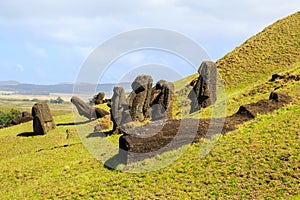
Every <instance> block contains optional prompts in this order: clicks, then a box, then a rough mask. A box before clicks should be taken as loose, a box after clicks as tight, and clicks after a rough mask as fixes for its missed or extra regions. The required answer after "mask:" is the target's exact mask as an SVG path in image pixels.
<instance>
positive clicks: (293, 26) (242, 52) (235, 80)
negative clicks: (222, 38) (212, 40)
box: [217, 12, 300, 90]
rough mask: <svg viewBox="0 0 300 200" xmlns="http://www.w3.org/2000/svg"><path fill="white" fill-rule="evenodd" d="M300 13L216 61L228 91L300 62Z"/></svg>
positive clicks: (250, 83) (278, 22)
mask: <svg viewBox="0 0 300 200" xmlns="http://www.w3.org/2000/svg"><path fill="white" fill-rule="evenodd" d="M299 27H300V12H297V13H295V14H293V15H291V16H289V17H286V18H284V19H281V20H279V21H277V22H276V23H274V24H272V25H271V26H269V27H267V28H265V29H264V30H263V31H262V32H260V33H258V34H257V35H255V36H253V37H251V38H250V39H249V40H247V41H246V42H245V43H244V44H242V45H241V46H239V47H237V48H236V49H235V50H233V51H232V52H230V53H228V54H227V55H225V56H224V57H223V58H221V59H219V60H218V61H217V66H218V69H219V72H220V73H221V75H222V77H223V79H224V80H225V83H226V87H227V89H229V90H239V89H243V88H245V87H247V86H251V85H253V84H256V83H257V82H260V81H265V80H266V79H267V78H269V77H270V76H271V75H272V73H278V72H281V71H284V70H288V69H290V66H291V65H292V64H293V63H295V62H297V61H300V28H299Z"/></svg>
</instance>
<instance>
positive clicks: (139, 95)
mask: <svg viewBox="0 0 300 200" xmlns="http://www.w3.org/2000/svg"><path fill="white" fill-rule="evenodd" d="M152 84H153V79H152V77H151V76H149V75H140V76H138V77H136V79H135V80H134V81H133V83H132V84H131V87H132V89H133V91H132V92H131V93H130V96H129V111H130V115H131V119H132V121H140V122H142V121H144V120H145V118H150V102H151V93H152Z"/></svg>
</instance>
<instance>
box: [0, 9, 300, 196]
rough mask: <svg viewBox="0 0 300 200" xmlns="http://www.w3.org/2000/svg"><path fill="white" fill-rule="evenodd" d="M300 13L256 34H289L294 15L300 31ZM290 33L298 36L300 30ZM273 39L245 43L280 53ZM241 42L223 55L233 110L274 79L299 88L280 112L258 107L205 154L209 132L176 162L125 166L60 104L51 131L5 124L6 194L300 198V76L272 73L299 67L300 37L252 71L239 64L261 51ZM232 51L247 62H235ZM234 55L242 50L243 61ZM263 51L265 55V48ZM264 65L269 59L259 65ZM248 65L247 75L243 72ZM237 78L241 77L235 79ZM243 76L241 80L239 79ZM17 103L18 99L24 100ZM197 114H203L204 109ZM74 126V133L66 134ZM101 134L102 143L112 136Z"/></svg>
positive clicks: (2, 192)
mask: <svg viewBox="0 0 300 200" xmlns="http://www.w3.org/2000/svg"><path fill="white" fill-rule="evenodd" d="M299 15H300V14H299V13H297V14H295V15H292V16H290V17H288V18H286V19H283V20H281V21H279V22H277V23H275V25H273V28H272V26H271V27H269V28H267V29H265V31H264V32H263V33H260V34H258V35H257V36H255V37H254V38H258V37H259V38H262V36H263V35H264V38H265V39H266V40H267V39H268V34H267V32H269V31H270V30H273V34H271V32H269V36H270V38H273V39H274V38H276V37H277V36H274V35H277V34H276V32H275V31H276V30H282V36H288V34H285V33H284V32H285V31H284V30H285V29H283V27H284V25H286V26H287V25H290V26H291V24H292V22H290V21H291V20H294V21H293V24H294V25H293V26H296V27H289V28H286V29H287V30H288V31H290V32H289V33H292V32H297V31H298V29H300V28H299V27H300V25H299V24H297V23H299ZM276 24H277V25H276ZM276 27H277V28H276ZM279 27H281V28H279ZM297 28H298V29H297ZM296 29H297V30H296ZM298 33H299V32H298ZM280 34H281V32H280V33H278V35H280ZM260 35H261V36H260ZM291 37H293V39H295V38H296V39H297V38H298V39H299V35H298V36H291ZM273 39H272V40H269V42H270V44H271V45H275V46H274V48H271V46H270V44H269V45H264V46H263V47H259V45H258V43H256V42H257V41H256V40H254V39H253V38H252V39H249V40H248V41H247V42H246V43H245V44H252V45H253V48H254V49H259V48H266V47H265V46H268V47H269V48H268V49H269V51H267V50H266V52H268V53H267V54H268V55H271V54H273V55H275V54H276V53H275V51H271V50H270V49H275V48H277V49H278V48H279V46H280V45H278V46H276V45H277V42H274V43H273ZM251 41H252V42H251ZM278 42H279V43H280V44H283V43H284V42H282V43H281V42H280V41H278ZM290 42H294V41H290ZM254 43H256V44H255V45H254ZM297 45H298V46H297ZM254 46H255V47H254ZM294 46H295V47H294ZM240 48H242V47H239V48H237V49H236V50H234V51H233V52H231V53H230V54H228V55H227V56H225V57H224V58H223V59H221V60H220V61H218V64H220V63H224V64H223V65H222V66H221V67H220V69H221V73H222V75H223V78H224V79H225V80H226V83H227V87H228V88H229V89H230V90H231V91H229V92H228V94H229V95H228V99H227V114H228V115H229V114H232V113H234V112H236V110H237V109H238V107H239V106H240V105H243V104H247V103H251V102H255V101H257V100H260V99H263V98H267V97H268V95H269V93H270V92H271V91H272V90H273V89H274V88H275V87H278V88H279V89H278V91H281V92H285V93H287V94H289V95H290V96H292V97H293V99H294V101H293V103H291V104H290V105H287V106H285V107H283V108H281V109H279V110H276V111H274V112H273V113H269V114H267V115H259V116H258V117H257V118H256V119H254V120H251V121H248V122H247V123H245V124H243V125H240V126H239V128H238V129H237V130H235V131H233V132H230V133H229V134H227V135H224V136H221V138H220V139H219V141H218V143H217V144H216V146H215V147H214V149H213V150H212V151H211V152H210V154H209V155H207V156H206V157H204V158H200V157H199V152H200V151H201V150H202V149H203V142H206V141H204V140H202V141H201V142H199V143H195V144H192V145H190V146H187V147H184V148H187V151H186V152H185V153H184V155H183V156H182V157H181V158H179V159H178V160H176V161H175V162H173V163H172V164H171V165H169V166H167V167H165V168H162V169H159V170H156V171H152V172H148V173H122V172H119V171H117V170H109V169H107V168H105V167H104V165H103V163H102V162H99V161H97V159H95V158H94V157H93V156H92V155H91V154H90V153H89V151H88V150H87V149H86V148H85V147H84V145H83V144H82V141H81V140H80V138H79V136H78V134H77V130H79V129H80V130H84V131H85V134H89V133H90V132H91V131H92V129H93V125H94V123H95V122H92V123H85V124H81V125H79V126H77V127H76V126H74V125H68V124H69V123H71V122H74V116H73V113H72V112H71V108H70V110H68V107H69V106H70V105H69V104H64V105H63V107H59V106H54V105H53V106H52V107H51V109H52V111H53V113H54V115H55V116H54V120H55V122H56V123H57V124H61V126H58V127H57V128H56V129H55V130H53V131H50V132H49V133H48V134H47V135H45V136H35V137H18V136H17V135H18V134H20V133H24V132H30V131H32V123H31V122H29V123H26V124H22V125H18V126H14V127H10V128H5V129H0V171H1V173H0V196H1V199H94V198H96V199H289V198H292V199H300V192H299V191H300V162H299V160H300V145H299V141H300V132H299V130H300V121H299V119H300V93H299V91H300V81H299V80H289V81H287V80H276V81H274V82H270V81H268V79H269V78H270V74H271V72H273V71H274V70H275V71H277V72H281V73H282V74H285V75H288V74H289V75H293V74H300V62H297V59H296V58H295V59H294V55H295V49H297V48H298V50H299V42H298V43H297V44H296V43H294V44H293V45H292V44H291V46H290V51H289V50H288V49H286V54H288V56H281V54H280V53H279V54H280V55H277V56H278V58H280V60H279V61H280V62H281V58H283V57H287V58H289V59H287V60H285V61H284V62H285V64H284V63H282V65H281V64H278V65H277V64H276V63H277V61H276V62H275V61H272V62H271V61H270V62H269V61H268V62H267V60H268V59H265V58H264V54H262V57H261V60H264V62H261V63H260V64H257V65H255V66H256V67H255V69H256V70H254V69H253V71H252V72H251V73H252V74H247V73H248V72H249V71H243V70H242V68H240V67H237V66H244V65H243V63H244V64H245V63H251V62H252V61H253V62H254V61H255V59H253V60H252V57H254V55H253V56H249V57H246V54H242V53H241V52H245V50H242V49H240ZM245 48H246V47H245ZM247 48H249V49H250V47H247ZM282 48H283V49H285V47H282ZM239 49H240V50H239ZM256 51H257V50H256ZM256 51H252V52H256ZM263 52H265V51H263ZM263 52H260V53H263ZM289 52H290V53H289ZM298 52H299V51H298ZM242 55H243V56H242ZM249 55H252V54H249ZM290 55H291V56H290ZM298 56H299V54H298ZM229 58H232V60H236V61H234V62H235V63H240V65H237V64H235V65H229V61H230V59H229ZM235 58H240V59H239V62H237V59H235ZM256 58H257V59H259V53H257V57H256ZM272 58H273V57H272ZM243 59H247V61H243ZM222 60H223V61H222ZM225 61H226V62H225ZM279 61H278V63H280V62H279ZM230 62H231V61H230ZM262 63H265V64H266V63H269V65H267V64H266V65H265V64H262ZM259 65H261V66H266V67H265V68H263V69H260V68H258V66H259ZM249 66H250V65H249ZM225 67H226V68H225ZM267 67H270V69H269V68H267ZM225 69H226V70H228V72H227V71H226V70H225ZM230 71H232V72H233V71H239V73H235V75H236V78H234V77H233V76H234V74H231V73H229V72H230ZM286 71H288V72H286ZM226 73H227V75H226ZM241 73H245V74H246V75H245V76H239V75H240V74H241ZM256 75H257V76H256ZM195 77H196V75H192V76H190V77H188V78H187V79H185V80H180V81H179V82H177V83H175V86H176V88H177V90H179V91H182V90H184V86H185V85H186V84H185V83H188V82H190V81H191V80H192V79H194V78H195ZM258 77H263V78H261V79H259V78H258ZM231 80H232V81H235V82H233V83H231V82H230V81H231ZM258 80H261V81H259V82H257V81H258ZM237 82H239V83H241V84H240V85H238V84H234V83H237ZM9 105H10V104H8V103H6V102H2V103H1V102H0V108H1V109H2V108H5V109H9ZM12 106H13V107H17V106H18V104H14V105H12ZM20 106H22V107H21V108H22V109H23V110H28V108H29V106H31V105H26V106H28V108H26V107H24V105H20ZM187 109H188V108H187ZM209 113H210V108H208V109H204V110H203V112H202V113H201V115H202V116H209ZM190 116H191V117H199V114H198V113H195V114H193V115H190ZM75 119H76V120H77V122H83V121H85V120H86V119H84V118H81V117H75ZM67 130H68V133H70V137H66V136H67V135H66V132H67ZM94 139H98V140H99V141H100V143H101V142H102V141H103V140H104V139H105V138H94ZM108 139H109V140H111V141H112V142H113V143H115V144H116V142H117V140H118V136H110V137H108ZM99 148H100V149H101V148H105V147H103V146H99ZM175 154H177V151H173V152H168V153H165V154H163V155H160V156H156V157H154V158H152V159H147V160H145V161H142V162H139V163H136V164H133V165H129V166H123V165H120V166H118V168H119V169H124V170H125V169H128V170H129V169H132V168H133V167H134V166H138V167H140V168H144V169H147V168H151V165H156V164H157V163H159V161H161V160H163V159H165V158H167V157H168V156H170V155H175Z"/></svg>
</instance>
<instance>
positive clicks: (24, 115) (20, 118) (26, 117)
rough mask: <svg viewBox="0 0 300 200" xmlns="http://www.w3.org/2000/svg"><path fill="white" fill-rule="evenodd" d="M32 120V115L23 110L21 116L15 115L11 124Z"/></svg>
mask: <svg viewBox="0 0 300 200" xmlns="http://www.w3.org/2000/svg"><path fill="white" fill-rule="evenodd" d="M31 120H33V117H32V115H31V114H30V113H29V112H23V113H22V115H21V116H17V117H15V118H14V119H12V120H11V124H12V125H18V124H21V123H26V122H29V121H31Z"/></svg>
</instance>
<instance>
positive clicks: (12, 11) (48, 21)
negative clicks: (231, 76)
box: [0, 0, 300, 84]
mask: <svg viewBox="0 0 300 200" xmlns="http://www.w3.org/2000/svg"><path fill="white" fill-rule="evenodd" d="M299 10H300V2H299V1H284V0H263V1H261V0H251V1H250V0H247V1H245V0H227V1H222V0H203V1H200V0H199V1H197V0H142V1H141V0H128V1H108V0H84V1H83V0H77V1H73V0H9V1H8V0H3V1H1V2H0V27H1V28H0V70H1V72H0V80H17V81H20V82H26V83H35V84H55V83H61V82H74V81H75V80H76V77H77V75H78V73H79V71H80V69H81V67H82V65H83V63H84V62H85V60H86V59H87V58H88V56H89V54H90V53H91V52H92V51H93V50H94V49H95V48H97V47H98V46H99V45H100V44H102V43H103V42H105V41H106V40H108V39H110V38H112V37H113V36H115V35H118V34H120V33H122V32H126V31H131V30H134V29H139V28H145V27H153V28H160V29H168V30H173V31H176V32H179V33H181V34H184V35H186V36H188V37H189V38H191V39H192V40H194V41H195V42H197V43H198V44H199V45H200V46H201V47H202V48H203V49H205V51H206V52H207V54H208V55H209V57H210V58H211V59H212V60H214V61H215V60H217V59H218V58H220V57H222V56H223V55H224V54H226V53H227V52H229V51H231V50H233V49H234V48H235V47H236V46H238V45H240V44H241V43H243V42H244V41H245V40H246V39H247V38H249V37H250V36H252V35H254V34H256V33H258V32H259V31H261V30H262V29H263V28H264V27H266V26H267V25H270V24H272V23H274V22H275V21H277V20H278V19H280V18H283V17H286V16H288V15H290V14H293V13H294V12H296V11H299ZM151 63H156V64H157V66H158V67H160V69H164V67H162V66H165V67H166V68H168V67H172V68H174V69H175V71H177V72H178V74H177V75H178V76H177V75H176V74H173V75H171V74H168V73H167V71H166V73H164V71H163V70H162V71H161V72H160V73H157V75H161V77H159V76H158V77H157V78H164V77H169V76H172V77H173V78H178V77H181V76H186V75H188V74H191V73H193V72H194V71H193V68H192V67H191V66H188V63H185V62H184V61H182V60H180V59H178V58H176V57H174V55H170V54H166V53H164V52H158V51H156V52H154V51H140V52H134V53H132V54H129V55H127V57H124V58H120V60H119V61H116V62H115V63H114V66H112V67H111V70H110V71H111V72H108V75H107V76H105V77H104V79H103V80H101V81H102V82H118V81H124V80H125V81H127V79H128V80H129V79H131V78H132V77H134V75H135V73H140V71H141V69H146V68H147V69H148V70H149V72H151V71H153V72H154V73H155V67H153V66H151ZM145 66H146V67H145ZM126 67H129V68H130V70H131V71H132V70H133V69H135V70H133V71H132V73H125V72H124V73H123V74H122V76H121V75H118V73H116V72H118V71H119V70H120V69H121V68H122V69H123V68H126ZM183 69H184V70H183ZM130 70H129V72H131V71H130Z"/></svg>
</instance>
